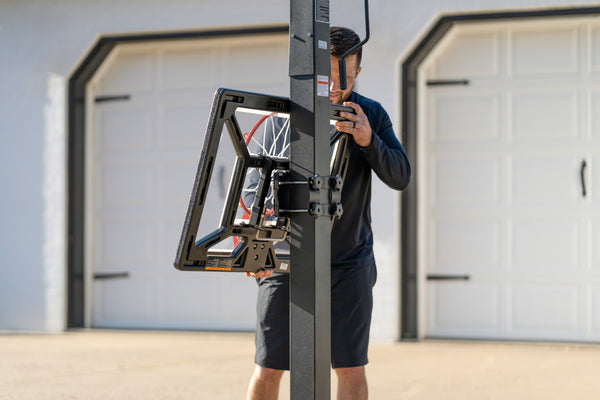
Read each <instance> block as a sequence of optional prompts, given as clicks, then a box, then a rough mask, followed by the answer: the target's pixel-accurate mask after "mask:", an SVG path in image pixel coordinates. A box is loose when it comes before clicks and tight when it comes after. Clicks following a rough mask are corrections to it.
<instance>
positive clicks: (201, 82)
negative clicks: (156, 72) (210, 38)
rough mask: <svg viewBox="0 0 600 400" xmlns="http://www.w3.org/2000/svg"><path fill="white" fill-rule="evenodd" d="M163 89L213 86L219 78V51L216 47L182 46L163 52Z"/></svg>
mask: <svg viewBox="0 0 600 400" xmlns="http://www.w3.org/2000/svg"><path fill="white" fill-rule="evenodd" d="M163 63H164V68H163V74H162V81H163V82H164V89H166V90H173V89H185V90H189V89H191V88H194V89H195V88H203V87H214V82H218V81H219V80H220V79H219V78H220V77H219V71H220V70H221V68H220V67H221V63H222V61H221V58H220V52H219V50H218V49H216V48H206V47H204V48H202V47H201V48H197V47H196V48H182V49H178V50H167V51H165V52H164V59H163Z"/></svg>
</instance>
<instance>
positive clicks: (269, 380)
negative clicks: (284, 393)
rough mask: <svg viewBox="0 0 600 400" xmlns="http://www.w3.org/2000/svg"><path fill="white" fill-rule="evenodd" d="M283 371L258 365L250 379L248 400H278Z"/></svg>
mask: <svg viewBox="0 0 600 400" xmlns="http://www.w3.org/2000/svg"><path fill="white" fill-rule="evenodd" d="M282 375H283V371H282V370H280V369H271V368H265V367H261V366H260V365H257V366H256V367H255V368H254V374H253V375H252V378H251V379H250V386H249V387H248V397H246V399H247V400H277V396H279V383H280V382H281V376H282Z"/></svg>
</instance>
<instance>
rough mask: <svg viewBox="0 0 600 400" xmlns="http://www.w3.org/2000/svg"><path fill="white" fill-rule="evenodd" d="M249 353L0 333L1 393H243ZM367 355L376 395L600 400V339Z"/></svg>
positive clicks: (241, 337) (215, 341)
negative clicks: (585, 342) (597, 341)
mask: <svg viewBox="0 0 600 400" xmlns="http://www.w3.org/2000/svg"><path fill="white" fill-rule="evenodd" d="M253 354H254V342H253V335H252V334H249V333H205V332H148V331H98V330H92V331H76V332H66V333H64V334H59V335H17V334H4V335H0V399H2V400H5V399H15V400H17V399H18V400H28V399H36V400H52V399H86V400H94V399H98V400H100V399H102V400H109V399H211V400H218V399H244V398H245V393H246V387H247V383H248V378H249V377H250V374H251V372H252V369H253ZM370 360H371V363H370V364H369V366H368V367H367V374H368V379H369V385H370V388H369V389H370V398H371V399H449V400H452V399H460V400H465V399H477V400H480V399H511V400H512V399H528V400H532V399H544V400H547V399H561V400H562V399H564V400H566V399H569V400H572V399H595V400H597V399H600V345H577V344H546V343H543V344H540V343H502V342H458V341H430V340H427V341H422V342H416V343H415V342H410V343H409V342H402V343H395V344H390V345H373V346H371V349H370ZM335 386H336V382H335V377H332V393H334V392H335ZM280 399H289V374H285V375H284V381H283V382H282V388H281V396H280ZM332 399H335V396H333V395H332Z"/></svg>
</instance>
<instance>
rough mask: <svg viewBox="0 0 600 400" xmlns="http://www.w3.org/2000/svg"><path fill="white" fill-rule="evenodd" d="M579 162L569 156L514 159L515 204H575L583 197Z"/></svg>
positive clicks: (513, 195)
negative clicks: (581, 194) (581, 195)
mask: <svg viewBox="0 0 600 400" xmlns="http://www.w3.org/2000/svg"><path fill="white" fill-rule="evenodd" d="M579 163H580V160H579V159H578V158H577V157H574V156H571V155H569V154H566V155H565V154H552V155H548V156H543V157H540V156H520V155H519V156H515V157H514V158H513V160H512V163H511V164H512V173H511V175H512V200H513V202H514V204H516V205H521V204H556V205H559V204H569V205H571V204H573V202H576V201H577V199H578V198H579V195H580V179H579V176H578V173H579V167H580V165H579Z"/></svg>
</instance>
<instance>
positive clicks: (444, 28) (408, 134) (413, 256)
mask: <svg viewBox="0 0 600 400" xmlns="http://www.w3.org/2000/svg"><path fill="white" fill-rule="evenodd" d="M590 15H600V7H585V8H564V9H554V8H553V9H545V10H544V9H539V10H524V11H507V12H494V13H476V14H462V15H449V16H442V17H441V18H440V19H439V20H438V21H437V22H436V23H435V24H434V25H433V27H432V28H431V29H430V30H429V32H428V33H427V34H426V35H425V36H424V38H423V39H422V40H421V41H420V42H419V43H418V44H417V45H416V46H415V47H414V49H413V50H412V51H411V52H410V53H409V55H408V56H407V57H406V58H405V59H404V61H403V62H402V69H401V74H402V75H401V82H402V104H401V115H402V140H403V145H404V148H405V150H406V152H407V154H408V157H409V159H410V160H411V163H412V164H413V165H417V158H418V157H417V154H418V152H417V150H418V149H417V135H418V130H417V129H418V126H417V108H418V104H417V98H418V93H417V90H418V86H417V72H418V70H419V67H420V66H421V63H422V62H423V61H424V60H425V58H426V57H427V56H428V55H429V53H430V52H431V51H432V50H433V49H434V48H435V46H436V45H437V44H438V43H439V42H440V40H441V39H442V38H443V37H444V36H445V35H446V33H447V32H448V31H449V30H450V29H452V27H453V26H454V25H456V24H464V23H469V22H485V21H511V20H523V19H542V18H546V19H552V18H564V17H582V16H590ZM420 184H421V182H419V181H418V179H416V177H413V180H412V182H411V184H410V186H409V190H407V191H406V192H405V193H404V195H403V197H402V206H401V207H402V235H401V238H402V239H401V240H402V243H401V244H400V246H401V248H402V272H401V288H402V291H401V296H400V298H401V299H400V300H401V305H400V309H401V312H402V317H401V327H400V332H401V338H402V339H404V340H410V339H417V338H418V337H419V331H418V303H417V288H418V279H417V277H418V274H417V272H418V271H417V266H418V261H419V260H418V259H417V246H418V243H417V232H418V230H417V229H418V226H417V218H418V211H419V209H418V208H419V199H418V197H417V193H418V190H417V188H418V185H420Z"/></svg>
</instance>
